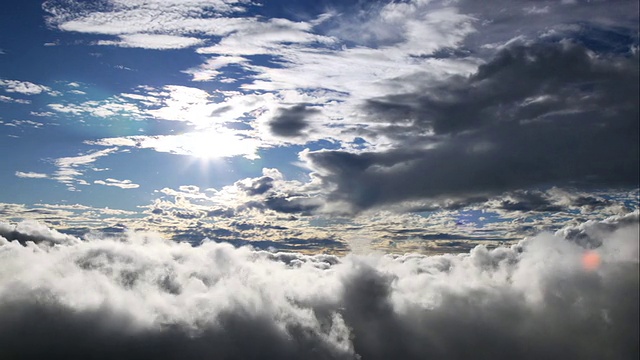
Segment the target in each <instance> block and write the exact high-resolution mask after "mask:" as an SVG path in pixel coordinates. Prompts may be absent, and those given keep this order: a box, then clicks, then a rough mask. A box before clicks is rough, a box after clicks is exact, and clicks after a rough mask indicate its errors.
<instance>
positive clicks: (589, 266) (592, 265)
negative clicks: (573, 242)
mask: <svg viewBox="0 0 640 360" xmlns="http://www.w3.org/2000/svg"><path fill="white" fill-rule="evenodd" d="M600 263H601V260H600V255H599V254H598V253H597V252H595V251H592V250H589V251H587V252H585V253H584V255H582V266H583V267H584V268H585V270H589V271H593V270H596V269H597V268H599V267H600Z"/></svg>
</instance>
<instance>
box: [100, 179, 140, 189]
mask: <svg viewBox="0 0 640 360" xmlns="http://www.w3.org/2000/svg"><path fill="white" fill-rule="evenodd" d="M93 183H94V184H98V185H105V186H115V187H119V188H121V189H136V188H139V187H140V185H138V184H134V183H133V182H131V180H116V179H111V178H107V179H105V180H95V181H94V182H93Z"/></svg>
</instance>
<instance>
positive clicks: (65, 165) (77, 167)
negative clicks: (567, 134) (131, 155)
mask: <svg viewBox="0 0 640 360" xmlns="http://www.w3.org/2000/svg"><path fill="white" fill-rule="evenodd" d="M117 150H118V148H117V147H111V148H107V149H103V150H98V151H92V152H89V153H87V154H84V155H78V156H69V157H62V158H57V159H55V160H54V164H55V165H56V166H57V167H58V170H56V171H55V172H54V173H53V174H52V175H51V178H52V179H54V180H56V181H58V182H60V183H62V184H64V185H66V186H67V189H68V190H69V191H79V189H78V187H77V186H78V185H89V183H88V182H87V181H86V180H84V179H82V178H81V176H82V175H83V174H84V172H85V171H86V168H87V167H88V166H89V165H91V164H92V163H94V162H95V161H96V160H98V159H99V158H101V157H104V156H107V155H109V154H112V153H114V152H116V151H117Z"/></svg>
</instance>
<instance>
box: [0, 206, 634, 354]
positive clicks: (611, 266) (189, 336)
mask: <svg viewBox="0 0 640 360" xmlns="http://www.w3.org/2000/svg"><path fill="white" fill-rule="evenodd" d="M603 223H606V225H602V224H603ZM603 223H586V224H584V225H582V226H580V227H576V228H573V229H569V230H567V231H568V232H567V233H571V234H573V235H571V236H567V238H564V237H562V235H563V233H562V232H559V233H557V234H556V235H551V234H543V235H539V236H537V237H535V238H529V239H525V240H523V241H521V242H520V243H518V244H517V245H514V246H512V247H509V248H506V247H499V248H495V249H492V250H490V249H487V248H485V247H483V246H479V247H476V248H475V249H473V250H472V251H471V252H470V253H469V254H464V255H441V256H432V257H427V256H419V255H410V254H408V255H404V256H382V255H375V254H369V255H354V254H352V255H348V256H346V257H342V258H339V257H335V256H330V255H315V256H309V255H302V254H295V253H283V252H279V253H272V252H266V251H255V250H253V249H251V248H247V247H241V248H234V247H232V246H231V245H229V244H225V243H214V242H210V241H205V242H203V243H202V244H201V245H200V246H197V247H193V246H191V245H189V244H186V243H175V242H169V241H165V240H162V239H160V238H158V237H156V236H154V235H152V234H144V233H127V234H125V235H123V236H122V237H119V238H109V237H104V236H97V235H94V236H88V237H87V238H86V239H84V240H78V239H75V240H74V239H72V238H70V237H68V236H63V235H61V234H59V233H57V232H54V231H51V230H48V229H46V228H44V227H42V226H40V225H37V224H33V223H27V224H24V223H23V224H19V225H17V226H11V225H6V224H3V225H2V227H0V229H1V230H2V232H0V236H2V237H0V264H1V265H0V356H1V357H2V358H17V357H19V358H23V359H31V358H33V359H40V358H57V357H66V358H88V357H91V358H101V359H112V358H118V359H129V358H131V359H139V358H156V359H176V358H181V359H202V358H211V357H215V358H230V359H235V358H237V359H240V358H243V359H246V358H258V357H259V358H266V359H299V358H306V359H358V358H361V359H390V358H402V359H424V358H446V359H469V358H475V359H513V358H518V359H540V358H554V359H603V358H612V359H632V358H637V356H638V353H639V350H638V343H637V339H638V335H639V332H638V315H639V314H638V305H639V299H638V290H639V288H638V281H639V279H638V213H637V212H635V213H632V214H629V215H626V216H623V217H615V218H610V219H608V220H607V221H605V222H603ZM577 234H581V235H580V236H578V235H577ZM594 234H597V236H598V239H599V241H600V244H599V245H597V242H596V241H590V242H588V243H589V244H592V245H591V246H584V244H585V242H584V241H583V242H576V241H574V240H575V239H576V238H582V239H584V238H591V237H593V236H595V235H594ZM565 235H566V234H565ZM11 240H18V241H11ZM581 244H582V245H581ZM593 244H596V245H595V247H594V245H593ZM587 248H591V251H593V252H595V253H596V254H597V256H598V259H599V262H598V263H599V266H598V267H597V268H590V269H586V268H585V267H584V266H583V261H582V259H583V256H584V254H585V252H586V251H587ZM590 256H591V255H590Z"/></svg>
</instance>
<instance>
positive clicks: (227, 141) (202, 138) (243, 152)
mask: <svg viewBox="0 0 640 360" xmlns="http://www.w3.org/2000/svg"><path fill="white" fill-rule="evenodd" d="M176 137H177V139H176V140H177V141H178V142H179V146H178V148H179V150H180V151H179V152H180V153H183V154H185V155H190V156H193V157H194V158H196V159H198V160H200V161H219V160H220V159H223V158H228V157H233V156H243V157H246V158H248V159H255V158H257V155H256V153H257V150H258V148H259V145H260V143H259V141H258V140H257V139H255V138H251V137H248V136H246V135H242V134H239V133H237V132H234V131H233V130H230V129H227V128H218V129H207V130H204V131H198V132H190V133H184V134H181V135H177V136H176Z"/></svg>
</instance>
